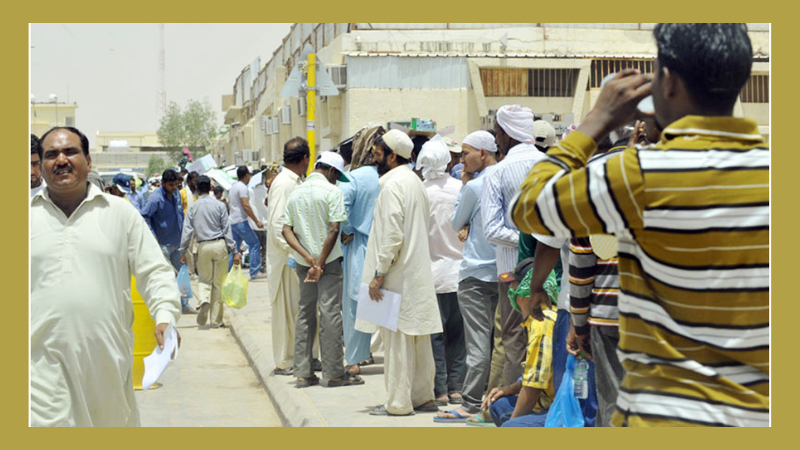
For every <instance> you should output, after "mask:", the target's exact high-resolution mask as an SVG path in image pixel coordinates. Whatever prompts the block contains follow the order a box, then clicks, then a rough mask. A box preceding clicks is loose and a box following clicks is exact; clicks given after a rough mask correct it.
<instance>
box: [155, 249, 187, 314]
mask: <svg viewBox="0 0 800 450" xmlns="http://www.w3.org/2000/svg"><path fill="white" fill-rule="evenodd" d="M179 248H180V246H179V245H161V253H163V254H164V256H166V257H167V259H168V260H169V262H170V263H171V264H172V267H174V268H175V270H177V271H179V272H180V270H181V266H182V264H181V252H180V250H179ZM175 276H176V277H177V274H176V275H175ZM181 306H186V307H188V306H189V299H188V298H187V297H181Z"/></svg>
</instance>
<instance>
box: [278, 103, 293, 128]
mask: <svg viewBox="0 0 800 450" xmlns="http://www.w3.org/2000/svg"><path fill="white" fill-rule="evenodd" d="M281 124H283V125H291V124H292V108H291V107H289V106H284V107H283V108H281Z"/></svg>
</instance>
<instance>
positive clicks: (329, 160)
mask: <svg viewBox="0 0 800 450" xmlns="http://www.w3.org/2000/svg"><path fill="white" fill-rule="evenodd" d="M319 163H324V164H327V165H329V166H331V167H333V168H334V169H336V170H337V171H339V178H338V179H339V181H344V182H346V183H348V182H350V177H348V176H347V174H346V173H344V159H342V156H341V155H340V154H338V153H336V152H322V153H320V155H319V159H318V160H317V163H316V164H315V165H314V168H316V167H317V165H319Z"/></svg>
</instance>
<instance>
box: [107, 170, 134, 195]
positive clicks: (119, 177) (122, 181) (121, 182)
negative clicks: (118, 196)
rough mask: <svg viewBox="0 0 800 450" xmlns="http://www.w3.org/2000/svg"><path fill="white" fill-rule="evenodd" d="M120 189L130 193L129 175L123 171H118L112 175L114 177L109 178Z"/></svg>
mask: <svg viewBox="0 0 800 450" xmlns="http://www.w3.org/2000/svg"><path fill="white" fill-rule="evenodd" d="M111 182H112V183H114V184H115V185H116V186H117V188H119V190H120V191H122V192H124V193H126V194H130V193H131V177H129V176H128V175H125V174H124V173H118V174H116V175H114V179H113V180H111Z"/></svg>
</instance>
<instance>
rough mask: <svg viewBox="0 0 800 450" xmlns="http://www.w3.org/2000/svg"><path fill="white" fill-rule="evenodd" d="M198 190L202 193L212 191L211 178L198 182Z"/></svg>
mask: <svg viewBox="0 0 800 450" xmlns="http://www.w3.org/2000/svg"><path fill="white" fill-rule="evenodd" d="M197 192H199V193H200V194H208V193H209V192H211V180H208V181H205V180H203V182H202V183H197Z"/></svg>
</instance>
